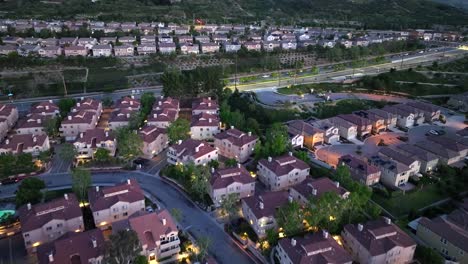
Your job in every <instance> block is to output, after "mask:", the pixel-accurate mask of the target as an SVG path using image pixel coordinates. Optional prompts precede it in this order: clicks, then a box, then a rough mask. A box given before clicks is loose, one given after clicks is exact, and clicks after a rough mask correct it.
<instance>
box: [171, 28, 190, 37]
mask: <svg viewBox="0 0 468 264" xmlns="http://www.w3.org/2000/svg"><path fill="white" fill-rule="evenodd" d="M188 33H189V28H188V27H187V26H185V27H175V28H174V34H175V35H183V34H188Z"/></svg>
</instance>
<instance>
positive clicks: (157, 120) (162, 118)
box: [147, 107, 179, 128]
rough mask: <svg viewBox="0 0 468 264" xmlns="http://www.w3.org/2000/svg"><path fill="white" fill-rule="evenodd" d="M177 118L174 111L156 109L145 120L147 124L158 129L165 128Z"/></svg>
mask: <svg viewBox="0 0 468 264" xmlns="http://www.w3.org/2000/svg"><path fill="white" fill-rule="evenodd" d="M178 117H179V112H178V111H177V110H174V109H168V108H162V109H161V108H160V107H156V109H153V110H152V111H151V113H150V115H149V117H148V119H147V121H148V122H147V124H148V125H152V126H156V127H159V128H167V127H169V125H170V124H171V123H172V122H174V121H175V120H176V119H177V118H178Z"/></svg>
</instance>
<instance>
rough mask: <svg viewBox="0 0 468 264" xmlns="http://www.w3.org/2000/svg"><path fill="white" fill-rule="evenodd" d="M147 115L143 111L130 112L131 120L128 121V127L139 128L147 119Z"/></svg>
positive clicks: (131, 128)
mask: <svg viewBox="0 0 468 264" xmlns="http://www.w3.org/2000/svg"><path fill="white" fill-rule="evenodd" d="M145 117H146V115H144V114H143V112H138V111H135V112H133V113H131V114H130V120H129V121H128V128H129V129H130V130H138V129H139V128H140V127H141V126H142V124H143V121H144V119H145Z"/></svg>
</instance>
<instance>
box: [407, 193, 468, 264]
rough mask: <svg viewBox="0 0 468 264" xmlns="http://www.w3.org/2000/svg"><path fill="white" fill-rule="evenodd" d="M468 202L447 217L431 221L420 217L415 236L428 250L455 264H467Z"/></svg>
mask: <svg viewBox="0 0 468 264" xmlns="http://www.w3.org/2000/svg"><path fill="white" fill-rule="evenodd" d="M467 218H468V200H467V199H464V200H463V204H462V205H461V206H460V207H459V208H458V209H455V210H454V211H453V212H451V213H450V214H447V215H441V216H438V217H435V218H433V219H429V218H427V217H421V218H420V219H419V221H418V226H417V229H416V235H417V236H418V238H419V239H421V240H422V241H423V242H424V243H425V244H426V245H428V246H429V247H430V248H433V249H435V250H436V251H438V252H439V253H440V254H441V255H442V256H444V257H445V258H446V259H447V260H449V261H453V262H456V263H468V244H467V243H466V241H468V233H467V232H466V219H467Z"/></svg>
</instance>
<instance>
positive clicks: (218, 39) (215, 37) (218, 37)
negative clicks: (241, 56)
mask: <svg viewBox="0 0 468 264" xmlns="http://www.w3.org/2000/svg"><path fill="white" fill-rule="evenodd" d="M211 38H212V39H213V42H214V43H217V44H220V43H223V42H226V41H228V40H229V38H228V36H227V35H224V34H213V35H212V36H211Z"/></svg>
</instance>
